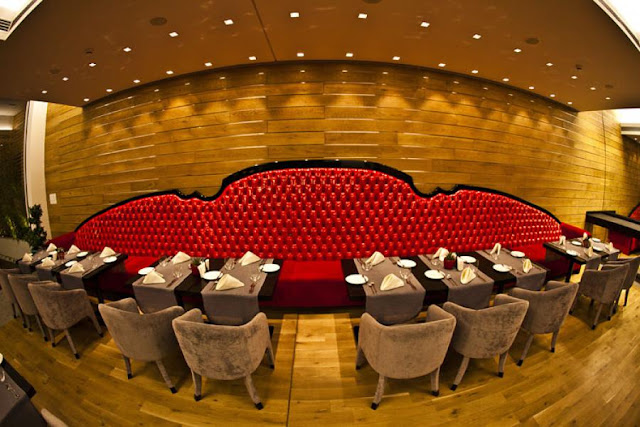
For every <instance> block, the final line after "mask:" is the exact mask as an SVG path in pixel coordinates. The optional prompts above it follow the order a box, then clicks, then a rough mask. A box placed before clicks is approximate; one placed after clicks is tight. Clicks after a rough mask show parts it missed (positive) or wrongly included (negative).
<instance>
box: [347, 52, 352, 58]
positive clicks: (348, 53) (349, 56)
mask: <svg viewBox="0 0 640 427" xmlns="http://www.w3.org/2000/svg"><path fill="white" fill-rule="evenodd" d="M345 56H346V57H347V58H353V52H347V53H346V54H345Z"/></svg>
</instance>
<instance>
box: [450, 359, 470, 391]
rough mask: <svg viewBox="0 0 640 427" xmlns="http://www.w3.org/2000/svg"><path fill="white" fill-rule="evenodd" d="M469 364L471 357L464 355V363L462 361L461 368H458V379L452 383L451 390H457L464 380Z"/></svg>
mask: <svg viewBox="0 0 640 427" xmlns="http://www.w3.org/2000/svg"><path fill="white" fill-rule="evenodd" d="M468 366H469V358H468V357H466V356H465V357H463V358H462V363H460V368H459V369H458V374H457V375H456V379H455V380H453V384H452V385H451V390H455V389H457V388H458V385H459V384H460V382H461V381H462V377H464V373H465V372H467V367H468Z"/></svg>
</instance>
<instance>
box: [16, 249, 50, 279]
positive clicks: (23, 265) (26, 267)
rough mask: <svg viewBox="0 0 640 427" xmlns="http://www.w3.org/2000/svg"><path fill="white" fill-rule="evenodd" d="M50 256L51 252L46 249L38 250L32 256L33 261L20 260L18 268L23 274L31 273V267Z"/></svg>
mask: <svg viewBox="0 0 640 427" xmlns="http://www.w3.org/2000/svg"><path fill="white" fill-rule="evenodd" d="M48 256H49V252H47V251H45V250H41V251H38V252H36V253H35V254H34V255H33V256H32V261H31V262H24V261H22V259H20V260H18V268H19V269H20V272H21V273H22V274H29V273H31V271H32V270H31V268H32V267H33V266H34V265H36V264H38V263H39V262H40V261H41V260H43V259H44V258H46V257H48Z"/></svg>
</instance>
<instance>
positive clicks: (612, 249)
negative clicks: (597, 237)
mask: <svg viewBox="0 0 640 427" xmlns="http://www.w3.org/2000/svg"><path fill="white" fill-rule="evenodd" d="M615 250H616V248H614V247H613V242H609V252H611V251H615ZM625 297H626V295H625Z"/></svg>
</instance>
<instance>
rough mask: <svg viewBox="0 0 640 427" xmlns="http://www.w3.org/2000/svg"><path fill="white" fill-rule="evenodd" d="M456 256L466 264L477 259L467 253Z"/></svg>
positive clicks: (473, 262)
mask: <svg viewBox="0 0 640 427" xmlns="http://www.w3.org/2000/svg"><path fill="white" fill-rule="evenodd" d="M458 258H460V259H461V260H462V261H463V262H465V263H467V264H475V263H476V262H477V261H478V260H477V259H475V258H474V257H472V256H469V255H460V256H459V257H458Z"/></svg>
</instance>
